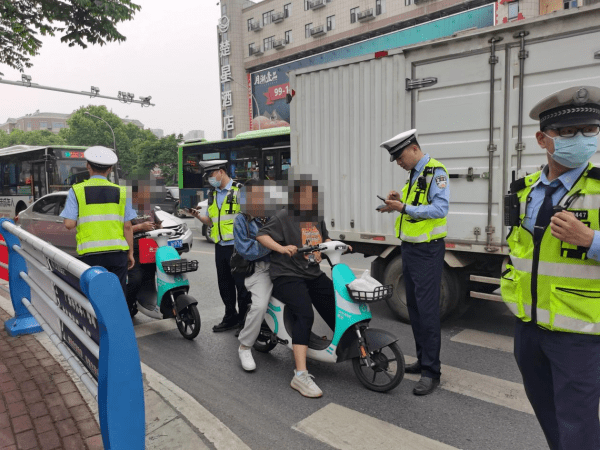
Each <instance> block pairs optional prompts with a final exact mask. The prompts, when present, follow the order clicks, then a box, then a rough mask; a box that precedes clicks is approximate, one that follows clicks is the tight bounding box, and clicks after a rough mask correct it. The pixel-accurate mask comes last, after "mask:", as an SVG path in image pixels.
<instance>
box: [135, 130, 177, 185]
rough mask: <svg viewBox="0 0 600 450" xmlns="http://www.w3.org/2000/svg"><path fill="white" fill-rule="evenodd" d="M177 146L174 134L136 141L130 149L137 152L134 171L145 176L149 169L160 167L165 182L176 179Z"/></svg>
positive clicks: (169, 182)
mask: <svg viewBox="0 0 600 450" xmlns="http://www.w3.org/2000/svg"><path fill="white" fill-rule="evenodd" d="M177 147H178V140H177V137H176V136H175V135H174V134H170V135H169V136H165V137H162V138H160V139H155V140H154V141H152V140H145V141H140V142H138V143H136V145H135V146H134V147H133V148H132V151H133V152H134V153H136V154H137V161H138V162H137V164H136V167H135V170H134V173H135V174H136V175H137V176H138V177H139V176H144V175H145V176H147V175H148V173H149V172H150V170H152V169H154V168H155V167H158V168H160V170H161V172H162V176H163V177H164V178H165V181H166V183H167V184H173V183H175V182H176V181H177Z"/></svg>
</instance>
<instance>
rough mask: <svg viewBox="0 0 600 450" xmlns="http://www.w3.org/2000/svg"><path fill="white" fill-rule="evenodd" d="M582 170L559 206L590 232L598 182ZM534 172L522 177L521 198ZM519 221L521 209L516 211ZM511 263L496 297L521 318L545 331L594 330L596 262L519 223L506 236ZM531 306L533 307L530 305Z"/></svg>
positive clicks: (599, 217) (597, 221)
mask: <svg viewBox="0 0 600 450" xmlns="http://www.w3.org/2000/svg"><path fill="white" fill-rule="evenodd" d="M592 167H593V166H592V165H591V164H589V165H588V168H587V170H585V171H584V173H583V174H582V175H581V177H580V178H579V179H578V180H577V181H576V182H575V184H574V185H573V187H572V188H571V190H570V191H569V192H568V193H567V194H566V195H565V196H564V197H563V198H562V199H561V201H560V204H561V205H563V206H567V209H568V210H569V211H571V212H573V213H574V214H576V216H577V217H578V219H579V220H582V221H583V222H584V223H585V224H586V225H587V226H589V227H590V228H592V229H593V230H594V231H598V230H600V181H599V180H596V179H594V178H591V177H588V176H587V174H588V172H589V170H590V169H591V168H592ZM539 176H540V172H538V173H535V174H533V175H530V176H528V177H527V178H526V180H525V188H524V189H522V190H521V191H519V192H518V196H519V200H520V201H521V202H524V201H526V199H527V197H528V196H529V195H530V193H531V190H532V188H533V185H534V183H535V182H536V181H537V180H538V179H539ZM521 213H522V214H521V217H520V219H521V223H522V221H523V219H524V217H525V211H521ZM507 241H508V244H509V246H510V259H511V264H508V265H507V270H506V271H505V272H504V273H503V274H502V277H501V288H502V298H503V299H504V301H505V302H506V304H507V306H508V308H509V309H510V310H511V311H512V312H513V314H515V315H516V316H517V317H518V318H520V319H521V320H523V321H524V322H529V321H532V320H534V317H535V321H536V323H537V324H538V325H539V326H541V327H543V328H546V329H548V330H552V331H566V332H575V333H583V334H600V263H599V262H598V261H595V260H592V259H588V258H587V255H586V252H587V249H585V248H578V247H576V246H574V245H570V244H567V243H565V242H562V241H560V240H558V239H557V238H555V237H553V236H552V234H551V232H550V227H547V228H546V230H545V232H544V236H543V238H542V241H541V243H539V244H537V246H536V244H535V243H534V241H533V236H532V234H531V233H530V232H529V231H528V230H527V229H525V228H523V227H522V226H521V225H519V226H515V227H513V228H512V229H511V231H510V234H509V236H508V238H507ZM534 308H535V309H534Z"/></svg>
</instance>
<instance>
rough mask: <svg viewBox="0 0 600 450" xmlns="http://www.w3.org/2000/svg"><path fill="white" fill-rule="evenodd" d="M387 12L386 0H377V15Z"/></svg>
mask: <svg viewBox="0 0 600 450" xmlns="http://www.w3.org/2000/svg"><path fill="white" fill-rule="evenodd" d="M384 12H385V0H375V15H376V16H378V15H379V14H383V13H384Z"/></svg>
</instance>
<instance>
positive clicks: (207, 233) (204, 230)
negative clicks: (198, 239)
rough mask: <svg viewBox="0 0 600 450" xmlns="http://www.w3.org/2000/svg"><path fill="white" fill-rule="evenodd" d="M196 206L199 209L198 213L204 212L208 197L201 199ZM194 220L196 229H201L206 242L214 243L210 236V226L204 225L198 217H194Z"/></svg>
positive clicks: (206, 207)
mask: <svg viewBox="0 0 600 450" xmlns="http://www.w3.org/2000/svg"><path fill="white" fill-rule="evenodd" d="M197 208H199V209H200V214H202V215H204V214H206V210H207V209H208V199H206V200H202V201H201V202H200V203H198V206H197ZM194 220H195V222H196V229H197V230H202V236H204V237H205V238H206V240H207V241H208V242H210V243H211V244H214V243H215V241H213V240H212V239H211V237H210V230H211V228H212V226H208V225H204V224H203V223H202V222H200V219H197V218H194Z"/></svg>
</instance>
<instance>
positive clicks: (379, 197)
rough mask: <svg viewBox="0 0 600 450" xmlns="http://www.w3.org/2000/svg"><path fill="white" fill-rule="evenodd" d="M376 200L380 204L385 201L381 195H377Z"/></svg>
mask: <svg viewBox="0 0 600 450" xmlns="http://www.w3.org/2000/svg"><path fill="white" fill-rule="evenodd" d="M377 198H378V199H379V200H381V201H382V202H385V201H386V199H385V198H383V197H382V196H381V195H378V196H377Z"/></svg>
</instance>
